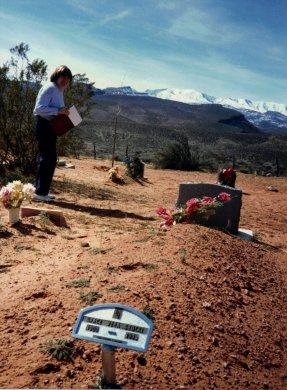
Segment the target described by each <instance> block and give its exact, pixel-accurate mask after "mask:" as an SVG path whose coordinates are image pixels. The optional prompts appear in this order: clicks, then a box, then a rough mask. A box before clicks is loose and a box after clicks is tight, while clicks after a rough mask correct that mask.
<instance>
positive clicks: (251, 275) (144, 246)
mask: <svg viewBox="0 0 287 390" xmlns="http://www.w3.org/2000/svg"><path fill="white" fill-rule="evenodd" d="M73 164H75V166H76V168H75V169H74V170H72V169H71V170H58V171H57V173H56V180H58V181H59V182H61V181H63V180H66V181H67V180H70V181H71V183H72V184H73V183H79V184H80V185H78V187H77V190H78V191H77V192H76V193H75V192H73V191H71V190H69V188H71V186H68V185H66V186H63V189H64V190H63V192H61V191H60V190H59V189H58V188H59V187H57V188H56V190H57V193H56V196H57V200H56V204H55V205H54V206H53V205H48V206H47V208H51V209H53V208H55V209H59V208H60V209H61V210H62V211H63V213H64V216H65V218H66V220H67V224H68V226H69V228H64V227H59V226H56V225H54V224H51V225H47V226H45V225H43V224H42V225H41V223H40V222H41V221H40V219H39V217H38V216H33V217H28V218H24V219H23V220H22V222H21V223H20V224H19V225H18V226H15V227H10V226H8V225H6V224H5V222H4V212H5V211H4V210H3V209H1V210H0V211H1V214H2V219H1V222H2V227H1V229H2V231H3V235H1V234H0V271H1V272H0V278H1V285H0V293H1V311H0V320H1V333H0V358H1V367H0V387H9V388H13V387H14V388H20V387H29V388H37V387H38V388H59V387H62V388H79V387H81V386H82V387H84V388H88V387H89V386H92V385H93V384H95V380H96V376H97V374H98V372H100V370H101V365H102V363H101V346H100V345H97V344H96V343H89V342H85V341H83V340H75V339H74V340H73V339H72V337H71V333H72V330H73V326H74V324H75V320H76V317H77V315H78V313H79V311H80V309H82V308H83V307H86V306H89V304H87V303H85V302H83V300H82V299H81V297H83V296H89V297H90V299H92V298H93V304H101V303H121V304H125V305H128V306H131V307H134V308H136V309H138V310H140V311H142V312H143V313H146V315H147V314H149V315H151V316H152V317H153V320H152V321H153V323H154V325H155V328H154V331H153V333H152V337H151V341H150V346H149V350H148V352H147V353H145V354H142V353H140V352H137V351H124V350H123V349H118V350H117V353H116V359H117V360H116V364H117V379H118V382H119V383H120V384H121V386H122V387H123V388H142V387H144V388H149V387H156V388H176V387H180V386H185V387H191V388H192V387H194V388H197V387H198V388H203V387H206V388H208V387H212V386H213V387H215V386H216V387H217V388H220V389H229V388H243V389H244V388H251V389H258V388H264V387H265V388H268V387H269V388H270V389H277V388H278V389H280V388H282V387H284V386H285V384H286V375H287V374H286V367H287V361H286V353H285V351H286V347H287V346H286V337H287V333H286V323H287V318H286V310H285V308H286V303H287V302H286V297H287V294H286V291H287V290H286V288H287V286H286V280H287V272H286V271H287V269H286V255H287V244H286V242H287V233H286V216H285V215H284V213H283V212H282V210H285V209H286V208H287V200H286V199H285V198H286V197H285V196H284V193H286V190H287V181H286V179H285V178H279V179H276V178H264V177H253V176H249V175H243V174H239V175H238V178H237V183H236V184H237V185H238V187H239V188H241V189H242V192H243V195H242V208H241V213H240V227H245V228H247V229H248V228H249V229H252V231H253V232H254V235H255V241H254V242H248V241H245V240H242V239H239V238H238V237H236V236H234V235H231V234H228V233H225V232H222V231H218V230H216V229H213V228H209V227H205V226H199V225H177V226H173V227H171V228H170V229H168V230H167V231H163V230H159V228H158V227H159V222H160V220H159V219H158V218H157V217H156V215H155V213H154V211H155V209H156V208H157V207H159V206H161V205H170V207H172V206H173V205H174V202H175V200H176V199H177V196H178V183H180V182H190V181H192V182H205V183H213V182H215V181H216V177H215V176H216V175H213V174H208V173H198V172H175V171H174V172H173V171H159V170H153V169H151V168H149V167H147V169H146V173H145V175H146V176H147V177H148V179H149V182H150V183H148V184H147V185H145V186H139V185H138V184H137V183H131V184H129V185H127V186H125V187H124V188H122V187H120V186H119V187H113V188H112V189H111V188H110V187H105V184H104V183H105V182H106V177H107V173H106V172H105V171H101V170H98V169H94V168H93V167H94V166H99V167H100V166H101V165H103V164H104V165H107V166H108V165H109V162H104V163H103V162H102V161H101V162H97V161H96V162H95V161H93V160H89V159H80V160H73ZM85 185H87V186H88V187H87V191H86V192H85V191H84V186H85ZM268 185H273V186H276V188H278V192H271V191H266V187H267V186H268ZM91 186H94V187H95V189H94V190H93V188H92V187H91ZM98 189H99V190H98ZM106 189H109V191H106ZM100 190H101V191H100ZM104 190H105V191H104ZM55 192H56V191H55ZM37 207H39V206H37ZM45 207H46V206H45ZM6 265H7V266H6ZM2 270H3V272H2ZM68 286H70V287H68ZM115 321H116V320H115ZM91 325H94V324H91ZM94 326H96V324H95V325H94ZM130 333H132V332H130ZM133 334H134V333H133ZM56 339H67V340H69V341H72V344H73V347H72V348H73V350H74V351H75V352H74V354H73V356H72V358H73V360H72V361H69V360H67V361H58V360H56V359H55V358H52V357H51V356H49V355H47V354H43V353H42V352H41V351H40V345H45V343H46V342H47V341H48V340H56Z"/></svg>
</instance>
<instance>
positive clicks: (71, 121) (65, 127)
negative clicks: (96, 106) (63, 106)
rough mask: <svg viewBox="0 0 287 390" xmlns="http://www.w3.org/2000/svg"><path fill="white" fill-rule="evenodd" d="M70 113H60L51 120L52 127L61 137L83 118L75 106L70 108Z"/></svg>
mask: <svg viewBox="0 0 287 390" xmlns="http://www.w3.org/2000/svg"><path fill="white" fill-rule="evenodd" d="M69 111H70V113H69V115H68V116H67V115H58V116H56V118H54V119H52V120H51V121H50V125H51V127H52V128H53V129H54V130H55V132H56V134H57V136H58V137H61V136H62V135H64V134H65V133H67V131H69V130H71V129H72V128H73V127H75V126H77V125H78V124H79V123H81V121H82V118H81V116H80V114H79V113H78V111H77V109H76V107H75V106H72V107H71V108H69Z"/></svg>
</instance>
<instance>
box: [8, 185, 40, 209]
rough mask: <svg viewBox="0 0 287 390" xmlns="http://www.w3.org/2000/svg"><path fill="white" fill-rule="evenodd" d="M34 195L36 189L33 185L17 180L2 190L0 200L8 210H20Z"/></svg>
mask: <svg viewBox="0 0 287 390" xmlns="http://www.w3.org/2000/svg"><path fill="white" fill-rule="evenodd" d="M34 193H35V187H34V186H33V185H32V184H31V183H27V184H23V183H22V182H21V181H20V180H15V181H13V182H12V183H8V184H7V185H6V186H5V187H2V188H1V190H0V200H1V202H2V203H3V205H4V207H5V208H6V209H14V208H19V207H20V206H21V204H22V202H23V201H24V200H31V199H32V198H33V195H34Z"/></svg>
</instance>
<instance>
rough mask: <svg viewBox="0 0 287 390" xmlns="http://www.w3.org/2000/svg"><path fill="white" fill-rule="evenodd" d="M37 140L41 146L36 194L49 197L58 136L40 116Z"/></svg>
mask: <svg viewBox="0 0 287 390" xmlns="http://www.w3.org/2000/svg"><path fill="white" fill-rule="evenodd" d="M36 138H37V141H38V145H39V165H38V173H37V178H36V194H37V195H48V193H49V189H50V186H51V183H52V179H53V175H54V172H55V168H56V163H57V152H56V144H57V136H56V133H55V131H54V129H52V127H51V126H50V124H49V121H48V120H47V119H44V118H41V117H39V116H38V119H37V125H36Z"/></svg>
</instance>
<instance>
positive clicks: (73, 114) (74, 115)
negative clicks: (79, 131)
mask: <svg viewBox="0 0 287 390" xmlns="http://www.w3.org/2000/svg"><path fill="white" fill-rule="evenodd" d="M69 111H70V113H69V118H70V121H71V122H72V123H73V125H74V126H78V124H79V123H81V122H82V120H83V119H82V117H81V115H80V114H79V113H78V110H77V109H76V107H75V106H72V107H71V108H69Z"/></svg>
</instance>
